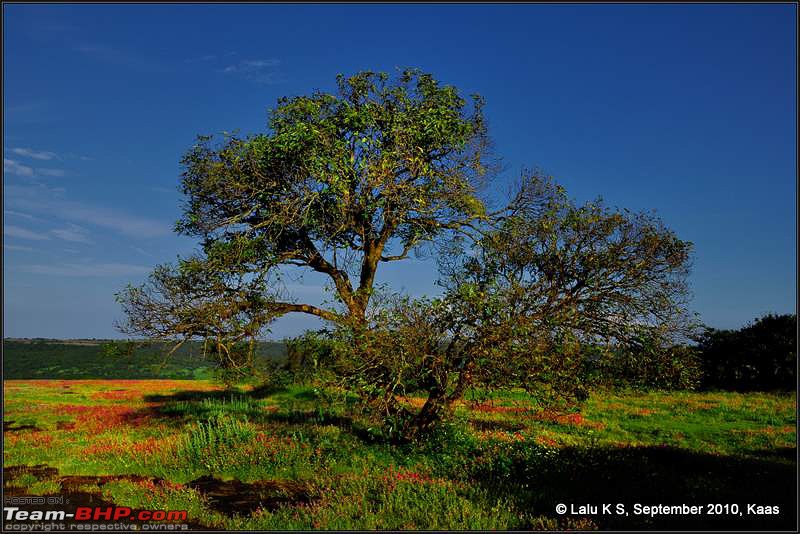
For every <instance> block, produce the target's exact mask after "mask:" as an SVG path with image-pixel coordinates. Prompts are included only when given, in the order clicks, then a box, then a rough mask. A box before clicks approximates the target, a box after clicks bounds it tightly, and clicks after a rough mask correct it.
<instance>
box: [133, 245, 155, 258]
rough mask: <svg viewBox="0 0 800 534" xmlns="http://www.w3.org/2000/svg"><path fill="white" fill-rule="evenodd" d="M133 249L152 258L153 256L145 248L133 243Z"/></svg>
mask: <svg viewBox="0 0 800 534" xmlns="http://www.w3.org/2000/svg"><path fill="white" fill-rule="evenodd" d="M131 250H133V251H134V252H138V253H139V254H141V255H143V256H147V257H148V258H152V257H153V255H152V254H150V253H149V252H147V251H146V250H144V249H142V248H139V247H134V246H133V245H131Z"/></svg>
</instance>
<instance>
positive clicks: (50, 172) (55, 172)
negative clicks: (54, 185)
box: [36, 169, 65, 176]
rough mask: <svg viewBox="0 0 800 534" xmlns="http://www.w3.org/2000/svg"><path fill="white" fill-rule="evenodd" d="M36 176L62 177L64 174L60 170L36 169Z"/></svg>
mask: <svg viewBox="0 0 800 534" xmlns="http://www.w3.org/2000/svg"><path fill="white" fill-rule="evenodd" d="M36 174H41V175H42V176H64V174H65V172H64V171H63V170H62V169H36Z"/></svg>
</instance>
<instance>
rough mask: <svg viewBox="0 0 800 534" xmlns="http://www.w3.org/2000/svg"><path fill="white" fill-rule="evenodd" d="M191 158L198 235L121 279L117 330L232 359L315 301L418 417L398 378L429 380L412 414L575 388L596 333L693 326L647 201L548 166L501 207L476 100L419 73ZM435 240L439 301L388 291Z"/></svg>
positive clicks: (229, 362)
mask: <svg viewBox="0 0 800 534" xmlns="http://www.w3.org/2000/svg"><path fill="white" fill-rule="evenodd" d="M215 143H216V144H215ZM183 166H184V172H183V177H182V186H183V192H184V194H185V196H186V202H185V206H184V214H183V217H182V219H181V220H180V221H179V222H178V225H177V230H178V232H180V233H182V234H185V235H188V236H192V237H195V238H198V239H199V240H200V242H201V244H202V250H201V251H200V252H198V253H197V254H196V255H194V256H192V257H189V258H185V259H182V260H179V262H178V264H177V265H176V266H170V265H165V266H160V267H158V268H157V269H156V271H155V272H154V273H153V274H152V275H151V277H150V279H149V280H148V282H147V283H145V284H144V285H142V286H138V287H137V286H129V287H128V288H127V289H126V290H125V291H123V292H122V293H120V294H119V300H120V302H121V303H122V305H123V308H124V310H125V312H126V315H127V321H126V322H125V323H124V324H123V325H121V328H122V329H123V331H125V332H127V333H129V334H131V335H134V336H144V337H148V338H153V337H156V338H162V339H163V338H169V339H192V338H202V339H205V340H207V341H211V342H212V344H211V346H212V347H214V348H215V352H216V354H217V355H218V357H219V360H220V362H221V363H222V364H223V365H225V366H226V367H229V368H234V369H235V368H239V367H242V368H244V367H246V366H247V364H248V362H249V360H248V358H247V357H246V355H247V354H250V355H252V351H250V352H248V351H247V350H245V349H244V348H245V347H246V346H247V343H246V342H247V341H250V342H251V343H252V340H254V339H256V338H257V337H258V336H259V334H260V333H261V332H263V329H264V327H265V326H266V325H268V324H269V323H270V322H271V321H272V320H273V319H274V318H276V317H278V316H280V315H283V314H286V313H290V312H300V313H307V314H312V315H315V316H318V317H321V318H323V319H325V320H328V321H331V322H333V323H334V324H335V325H337V328H338V331H337V333H338V334H339V335H341V336H342V337H343V339H345V340H346V341H347V343H346V344H345V345H346V346H347V347H348V352H349V354H346V355H344V356H345V357H342V358H340V359H339V361H338V371H339V373H340V376H342V377H344V378H345V379H346V380H348V381H349V383H350V384H351V385H354V384H360V385H359V391H361V392H363V393H364V394H365V397H366V398H367V399H368V400H369V401H370V403H371V404H373V405H374V404H377V405H378V406H379V407H380V408H382V409H383V410H384V411H385V412H386V413H387V414H388V415H390V416H395V415H398V414H399V415H401V416H403V417H402V418H403V419H404V420H405V421H408V420H409V418H408V417H405V415H407V414H403V413H402V412H403V410H402V409H400V408H399V404H398V399H399V397H400V396H402V391H405V390H406V389H407V386H408V387H411V386H412V385H413V387H417V388H421V389H422V390H423V391H426V392H427V394H428V401H427V402H426V404H425V406H424V407H423V408H422V410H421V411H420V412H419V413H418V414H417V416H416V417H414V418H413V422H412V425H413V426H415V427H416V428H423V427H426V426H429V425H430V424H432V422H435V421H436V420H438V419H439V418H440V417H441V415H442V411H443V409H445V408H446V407H448V406H450V405H452V403H453V402H455V401H456V400H458V399H459V398H461V396H462V395H463V392H464V391H465V390H466V389H467V388H470V387H473V386H481V387H498V386H523V387H528V388H529V389H531V390H536V391H539V392H543V391H550V392H552V393H553V395H550V396H551V397H552V396H558V395H561V396H563V397H566V398H575V397H577V396H579V395H580V387H579V386H580V384H577V385H576V384H575V379H576V377H578V374H576V373H577V370H578V368H579V367H580V364H581V361H582V357H583V353H584V350H585V348H586V347H590V346H598V345H604V346H626V347H627V346H634V345H636V344H641V340H642V339H644V338H658V337H659V336H662V334H671V333H674V332H676V331H677V330H679V328H680V327H681V325H682V324H683V323H684V321H683V315H684V313H683V312H684V311H685V289H686V288H685V277H686V274H687V272H688V271H687V270H688V259H689V250H690V245H689V244H688V243H686V242H683V241H680V240H679V239H677V237H675V235H674V234H673V233H672V232H671V231H669V230H668V229H667V228H665V227H664V226H663V224H662V223H661V222H660V221H659V220H658V219H656V218H655V217H653V216H650V215H646V214H631V213H629V212H627V211H617V210H611V209H608V208H606V207H605V206H603V205H602V203H600V202H592V203H588V204H585V205H582V206H577V205H575V204H574V203H573V202H572V201H571V200H570V199H569V198H567V196H566V194H565V193H564V191H563V189H561V188H560V187H559V186H557V185H556V184H555V183H553V182H552V180H550V179H548V178H546V177H544V176H542V175H540V174H538V173H535V172H533V173H524V174H523V176H522V178H521V180H520V182H519V183H518V184H517V187H516V188H512V190H511V195H510V197H508V198H506V199H505V200H499V199H497V198H495V199H494V203H497V206H495V207H493V206H492V205H493V204H494V203H493V202H490V199H489V196H488V195H487V194H485V193H486V191H492V189H488V188H487V189H482V187H484V186H486V185H493V186H495V187H494V188H493V190H494V191H496V190H497V187H496V186H497V185H499V182H498V181H497V180H496V178H497V175H496V173H495V171H496V167H495V165H494V164H493V160H492V158H491V157H490V151H489V142H488V139H487V134H486V127H485V123H484V119H483V115H482V100H481V99H480V97H477V96H474V97H472V98H471V99H470V100H467V99H465V98H463V97H462V96H460V95H459V94H458V92H457V91H456V89H455V88H453V87H450V86H445V85H441V84H440V83H438V82H437V81H436V80H435V79H434V78H433V77H432V76H430V75H428V74H424V73H421V72H419V71H416V70H409V71H405V72H403V73H401V74H400V75H399V76H398V77H397V78H394V79H391V78H390V77H389V76H387V75H386V74H376V73H372V72H365V73H360V74H357V75H355V76H352V77H349V78H345V77H341V76H340V77H339V78H338V91H337V92H336V93H335V94H327V93H322V92H316V93H314V94H312V95H310V96H300V97H295V98H290V99H289V98H285V99H281V100H280V101H279V103H278V105H277V106H276V107H275V109H273V110H272V113H271V115H270V119H269V129H268V131H267V133H264V134H259V135H253V136H249V137H244V138H242V137H238V136H230V135H229V136H226V137H224V138H223V139H221V140H216V141H215V140H214V139H213V138H211V137H201V138H200V141H199V142H198V143H197V144H196V145H195V146H194V147H192V148H191V149H190V150H189V151H188V152H187V154H186V155H185V157H184V159H183ZM494 196H497V195H494ZM498 206H499V209H498ZM426 243H435V244H436V247H434V248H433V250H437V251H438V253H439V259H440V260H441V261H440V263H441V268H442V274H443V277H442V283H443V284H444V285H445V290H446V291H445V296H444V298H443V299H439V300H434V301H432V302H428V301H423V302H408V301H404V300H402V299H401V300H399V301H396V302H395V303H394V304H393V305H391V306H388V307H387V306H381V305H376V304H379V303H376V302H375V293H376V292H375V287H374V286H375V277H376V273H377V270H378V267H379V265H380V264H381V263H384V262H393V261H402V260H403V259H405V258H407V257H408V255H409V253H410V252H411V251H412V250H414V249H415V248H417V247H420V246H422V245H424V244H426ZM447 243H449V245H450V246H449V248H447V246H446V245H445V244H447ZM442 246H445V249H444V250H443V249H441V248H439V247H442ZM287 267H289V268H292V269H305V270H310V271H315V272H317V273H322V274H323V275H325V276H327V277H328V278H329V280H330V282H331V284H330V285H331V287H332V289H333V294H334V295H335V297H336V299H335V302H334V303H333V304H332V305H330V306H317V305H312V304H309V303H303V302H298V301H296V300H294V299H292V298H291V296H290V295H286V294H285V291H282V290H281V287H282V286H281V284H280V283H279V282H280V280H279V278H280V274H281V273H282V272H283V269H285V268H287ZM250 346H252V344H251V345H250ZM403 424H405V423H403Z"/></svg>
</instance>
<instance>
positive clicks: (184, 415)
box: [130, 386, 391, 443]
mask: <svg viewBox="0 0 800 534" xmlns="http://www.w3.org/2000/svg"><path fill="white" fill-rule="evenodd" d="M287 391H288V390H287V389H286V388H278V389H275V388H270V387H267V386H265V387H260V388H254V389H253V390H249V391H239V390H223V391H201V390H186V391H177V392H175V393H171V394H168V395H165V394H152V395H145V396H144V397H143V399H144V400H145V401H146V402H148V403H154V404H155V406H148V407H146V408H143V409H141V410H137V411H135V412H133V413H131V414H130V418H131V419H133V420H136V419H137V418H141V417H147V418H148V419H150V420H153V421H154V422H156V421H157V422H159V423H163V424H166V425H169V426H173V427H182V426H183V425H185V424H186V423H189V422H196V421H205V420H207V419H208V418H209V417H210V416H211V415H212V414H214V413H217V412H220V411H222V412H224V413H229V414H231V415H244V416H246V417H247V418H248V420H250V421H252V422H256V423H283V424H289V425H333V426H337V427H339V428H340V429H341V430H342V431H344V432H348V433H350V434H352V435H353V436H355V437H357V438H358V439H360V440H361V441H363V442H364V443H388V442H390V441H391V440H389V439H388V438H384V437H383V436H381V435H380V434H378V433H376V432H372V431H370V430H369V428H368V427H367V426H365V425H364V424H362V423H361V422H359V421H357V420H356V419H355V418H352V417H349V416H347V415H339V414H332V413H329V412H327V411H319V410H314V409H308V410H297V409H296V410H289V411H285V412H279V411H277V408H275V407H273V408H275V409H272V410H270V409H269V408H270V407H267V406H263V405H258V404H249V402H250V401H256V400H259V399H263V398H266V397H269V396H270V395H274V394H275V393H282V392H287ZM293 397H294V398H295V399H297V400H305V401H308V400H314V399H316V398H317V396H316V395H315V394H314V393H313V392H309V391H299V392H297V393H296V394H295V395H293ZM208 401H220V402H225V401H242V402H241V406H240V407H239V408H238V409H237V408H236V407H234V406H232V407H231V409H225V410H219V409H218V408H216V407H214V406H213V405H212V406H209V405H208V404H207V402H208Z"/></svg>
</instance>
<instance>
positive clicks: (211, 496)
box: [187, 475, 315, 516]
mask: <svg viewBox="0 0 800 534" xmlns="http://www.w3.org/2000/svg"><path fill="white" fill-rule="evenodd" d="M187 486H189V487H190V488H194V489H196V490H197V491H199V492H200V493H202V494H203V495H205V496H206V498H207V499H208V501H209V506H210V507H211V508H213V509H214V510H217V511H218V512H222V513H223V514H225V515H228V516H232V515H234V514H240V515H250V514H252V513H253V512H255V511H256V510H258V509H259V508H261V509H265V510H270V511H272V510H276V509H278V508H280V507H282V506H297V505H304V504H310V503H311V502H313V501H314V500H315V497H314V496H312V495H311V493H310V492H309V490H308V488H307V487H306V486H304V485H303V484H301V483H299V482H293V481H290V480H261V481H258V482H253V483H252V484H247V483H244V482H241V481H239V480H229V481H223V480H219V479H216V478H213V477H210V476H207V475H206V476H203V477H200V478H198V479H197V480H193V481H192V482H189V483H188V484H187Z"/></svg>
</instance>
